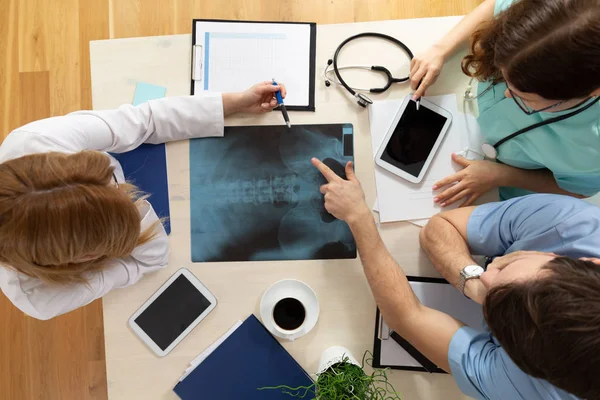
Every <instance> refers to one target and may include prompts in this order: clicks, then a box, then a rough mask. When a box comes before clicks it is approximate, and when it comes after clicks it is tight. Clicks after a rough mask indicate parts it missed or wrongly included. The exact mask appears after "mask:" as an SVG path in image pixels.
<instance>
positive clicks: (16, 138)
mask: <svg viewBox="0 0 600 400" xmlns="http://www.w3.org/2000/svg"><path fill="white" fill-rule="evenodd" d="M26 127H27V125H26V126H24V127H21V128H18V129H15V130H14V131H12V132H11V133H9V134H8V136H7V137H6V139H4V141H3V142H2V145H1V146H0V163H2V162H5V161H8V160H12V159H15V158H19V157H23V156H26V155H29V154H36V153H45V152H48V151H59V152H68V151H69V150H68V149H65V148H64V147H62V146H60V145H58V144H57V143H56V142H55V141H54V140H52V139H51V137H50V136H49V135H45V134H42V133H40V132H34V131H31V130H28V129H26Z"/></svg>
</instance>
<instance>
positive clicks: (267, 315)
mask: <svg viewBox="0 0 600 400" xmlns="http://www.w3.org/2000/svg"><path fill="white" fill-rule="evenodd" d="M286 297H293V298H296V299H298V300H300V301H301V302H302V304H303V305H304V307H305V309H306V318H305V320H304V324H303V325H302V326H301V329H300V330H299V331H298V332H296V333H294V334H292V335H283V334H282V333H281V332H279V331H278V330H277V329H275V327H274V325H275V321H273V307H275V304H277V302H278V301H280V300H282V299H285V298H286ZM260 319H261V320H262V323H263V325H264V326H265V328H267V330H268V331H269V332H271V334H273V335H274V336H277V337H279V338H281V339H288V340H292V341H293V340H296V339H298V338H300V337H302V336H304V335H306V334H307V333H308V332H310V331H311V329H312V328H314V327H315V325H316V324H317V320H318V319H319V300H318V299H317V295H316V293H315V292H314V290H312V289H311V288H310V286H308V285H307V284H306V283H304V282H302V281H298V280H296V279H285V280H282V281H279V282H275V283H274V284H273V285H271V286H270V287H269V288H268V289H267V291H266V292H265V294H264V295H263V297H262V300H261V301H260Z"/></svg>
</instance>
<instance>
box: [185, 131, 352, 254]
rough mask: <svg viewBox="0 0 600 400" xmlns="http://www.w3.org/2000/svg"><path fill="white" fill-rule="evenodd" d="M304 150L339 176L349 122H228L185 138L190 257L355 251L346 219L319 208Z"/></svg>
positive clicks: (316, 178)
mask: <svg viewBox="0 0 600 400" xmlns="http://www.w3.org/2000/svg"><path fill="white" fill-rule="evenodd" d="M312 157H317V158H319V159H321V160H323V161H324V162H325V163H326V164H328V165H329V166H330V167H331V168H332V169H333V170H334V171H336V173H338V174H339V175H342V176H343V174H344V166H345V164H346V163H347V162H348V161H352V160H353V132H352V125H348V124H345V125H344V124H334V125H305V126H294V127H292V129H291V130H290V129H288V128H287V127H285V126H254V127H230V128H226V129H225V137H224V138H203V139H194V140H191V141H190V186H191V202H190V213H191V237H192V261H194V262H202V261H248V260H252V261H255V260H306V259H328V258H355V257H356V245H355V243H354V239H353V238H352V234H351V232H350V230H349V228H348V226H347V225H346V223H344V222H343V221H339V220H336V219H335V218H334V217H333V216H332V215H330V214H329V213H327V211H326V210H325V208H324V203H323V195H321V193H320V192H319V186H320V185H322V184H324V183H325V179H324V178H323V177H322V176H321V174H320V172H319V171H318V170H317V169H316V168H315V167H314V166H313V165H312V164H311V162H310V159H311V158H312Z"/></svg>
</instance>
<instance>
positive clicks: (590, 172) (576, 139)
mask: <svg viewBox="0 0 600 400" xmlns="http://www.w3.org/2000/svg"><path fill="white" fill-rule="evenodd" d="M512 2H513V0H496V6H495V10H494V13H495V14H498V13H499V12H501V11H502V10H504V9H506V8H507V7H509V6H510V5H511V4H512ZM489 86H490V83H489V82H480V83H479V85H478V88H477V91H478V94H480V93H483V91H484V90H485V89H486V88H488V87H489ZM592 89H593V88H590V91H591V90H592ZM505 91H506V84H505V83H499V84H497V85H495V86H494V87H492V88H491V89H490V90H489V91H488V92H487V93H485V94H483V95H481V97H479V98H478V105H479V118H478V119H477V121H478V123H479V126H480V128H481V133H482V134H483V136H484V138H485V141H486V143H489V144H492V145H493V144H495V143H497V142H498V141H500V140H501V139H503V138H504V137H506V136H509V135H511V134H512V133H514V132H516V131H518V130H519V129H522V128H525V127H528V126H530V125H533V124H535V123H537V122H540V121H543V120H547V119H550V118H554V117H557V116H559V115H562V114H566V113H569V112H571V111H573V110H572V109H571V110H565V111H560V112H554V113H553V112H541V113H537V114H534V115H527V114H525V113H524V112H523V111H522V110H521V109H520V108H519V107H518V106H517V105H516V104H515V102H514V100H513V99H510V98H507V97H506V96H504V92H505ZM591 101H593V99H590V100H588V102H591ZM588 102H586V103H585V104H587V103H588ZM585 104H584V105H581V106H580V107H584V106H585ZM497 151H498V156H497V159H498V160H499V161H501V162H503V163H505V164H508V165H511V166H513V167H517V168H523V169H541V168H547V169H549V170H550V171H551V172H552V173H553V174H554V178H555V179H556V182H557V183H558V186H559V187H561V188H562V189H564V190H566V191H569V192H572V193H577V194H581V195H584V196H592V195H594V194H596V193H598V192H600V102H598V103H596V104H594V105H593V106H592V107H590V108H589V109H587V110H586V111H584V112H582V113H580V114H577V115H575V116H573V117H571V118H568V119H566V120H563V121H559V122H555V123H553V124H550V125H546V126H543V127H539V128H536V129H534V130H531V131H529V132H527V133H524V134H522V135H519V136H517V137H515V138H513V139H510V140H508V141H507V142H505V143H504V144H502V145H501V146H499V147H498V149H497ZM530 193H531V192H529V191H527V190H524V189H519V188H500V198H501V199H502V200H506V199H509V198H513V197H517V196H523V195H525V194H530Z"/></svg>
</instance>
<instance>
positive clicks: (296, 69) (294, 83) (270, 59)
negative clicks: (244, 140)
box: [192, 20, 314, 109]
mask: <svg viewBox="0 0 600 400" xmlns="http://www.w3.org/2000/svg"><path fill="white" fill-rule="evenodd" d="M312 28H313V27H312V26H311V24H305V23H270V22H269V23H266V22H235V21H204V20H197V21H194V46H193V49H192V62H193V66H192V80H193V85H194V93H196V92H200V91H203V90H209V91H214V92H238V91H242V90H245V89H247V88H249V87H250V86H252V85H254V84H255V83H257V82H261V81H265V80H270V79H272V78H274V79H276V80H277V81H281V82H285V85H286V87H287V89H288V95H287V98H286V100H285V103H286V106H287V107H288V109H290V108H291V109H293V107H309V106H311V105H312V106H314V104H313V102H311V88H312V96H313V98H314V85H311V84H310V82H311V71H313V75H314V66H311V64H314V59H311V58H312V57H311V54H312V53H311V35H312V33H311V32H312ZM311 68H312V69H311Z"/></svg>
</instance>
